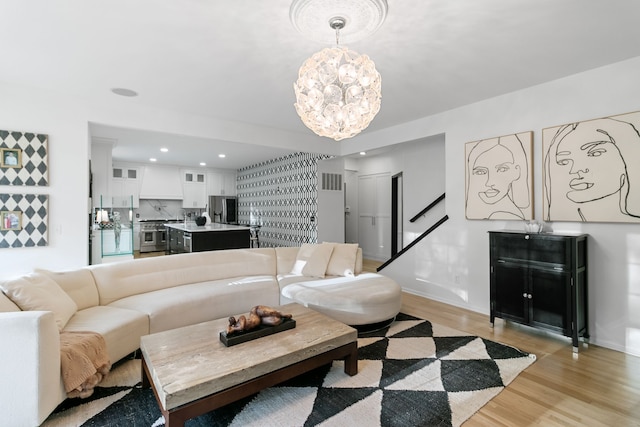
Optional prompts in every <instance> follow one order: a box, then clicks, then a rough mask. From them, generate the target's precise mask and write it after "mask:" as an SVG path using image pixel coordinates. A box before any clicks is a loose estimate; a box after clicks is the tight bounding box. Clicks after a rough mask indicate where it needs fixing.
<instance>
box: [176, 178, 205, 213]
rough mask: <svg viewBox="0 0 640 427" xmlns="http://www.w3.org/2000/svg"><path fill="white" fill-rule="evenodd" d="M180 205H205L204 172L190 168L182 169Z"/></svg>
mask: <svg viewBox="0 0 640 427" xmlns="http://www.w3.org/2000/svg"><path fill="white" fill-rule="evenodd" d="M182 195H183V198H182V207H183V208H184V209H204V208H205V206H206V205H207V183H206V174H205V173H204V172H197V171H192V170H183V171H182Z"/></svg>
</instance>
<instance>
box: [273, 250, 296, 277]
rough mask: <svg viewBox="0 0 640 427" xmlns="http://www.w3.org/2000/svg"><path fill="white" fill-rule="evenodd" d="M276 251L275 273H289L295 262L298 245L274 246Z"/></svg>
mask: <svg viewBox="0 0 640 427" xmlns="http://www.w3.org/2000/svg"><path fill="white" fill-rule="evenodd" d="M274 250H275V251H276V259H277V263H278V266H277V271H276V274H290V273H291V270H292V269H293V266H294V264H295V263H296V257H297V256H298V251H299V250H300V247H298V246H280V247H276V248H274Z"/></svg>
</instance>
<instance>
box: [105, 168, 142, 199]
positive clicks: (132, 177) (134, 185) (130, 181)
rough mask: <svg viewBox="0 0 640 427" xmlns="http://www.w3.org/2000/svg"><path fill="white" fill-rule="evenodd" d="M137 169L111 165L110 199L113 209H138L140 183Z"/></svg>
mask: <svg viewBox="0 0 640 427" xmlns="http://www.w3.org/2000/svg"><path fill="white" fill-rule="evenodd" d="M138 175H139V172H138V168H133V167H126V166H120V165H115V164H114V165H113V168H112V174H111V197H112V202H113V207H114V208H117V207H121V208H129V207H132V208H138V207H140V181H139V180H138Z"/></svg>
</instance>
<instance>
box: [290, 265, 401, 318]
mask: <svg viewBox="0 0 640 427" xmlns="http://www.w3.org/2000/svg"><path fill="white" fill-rule="evenodd" d="M288 279H289V280H288V281H289V282H290V284H288V285H286V286H285V287H284V288H283V289H281V293H282V296H284V297H285V298H287V299H289V300H291V301H292V302H297V303H298V304H301V305H304V306H305V307H308V308H310V309H312V310H316V311H318V312H320V313H323V314H325V315H327V316H329V317H331V318H333V319H336V320H339V321H340V322H342V323H346V324H347V325H351V326H366V325H374V324H379V323H383V322H389V321H391V320H393V319H394V318H395V316H396V315H397V314H398V313H399V312H400V306H401V304H402V301H401V299H402V288H400V285H398V284H397V283H396V282H395V281H394V280H392V279H390V278H388V277H385V276H382V275H380V274H376V273H362V274H359V275H357V276H355V277H342V276H340V277H327V278H324V279H314V280H309V279H310V278H306V277H304V278H302V277H301V278H300V279H301V280H302V281H300V282H295V281H293V280H291V279H292V278H291V277H290V276H289V277H288ZM307 280H308V281H307ZM358 329H360V328H358Z"/></svg>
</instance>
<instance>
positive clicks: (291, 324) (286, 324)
mask: <svg viewBox="0 0 640 427" xmlns="http://www.w3.org/2000/svg"><path fill="white" fill-rule="evenodd" d="M295 327H296V321H295V320H294V319H283V320H282V323H280V324H279V325H276V326H267V325H260V326H258V327H257V328H255V329H252V330H250V331H245V332H234V333H232V334H228V335H227V332H226V331H221V332H220V341H221V342H222V343H223V344H224V345H225V346H227V347H231V346H233V345H236V344H242V343H243V342H247V341H251V340H255V339H256V338H262V337H266V336H269V335H273V334H277V333H278V332H282V331H286V330H289V329H293V328H295Z"/></svg>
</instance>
